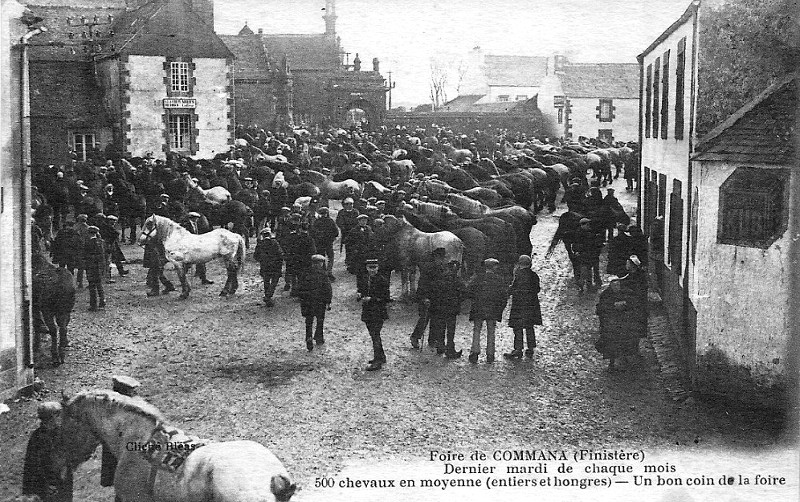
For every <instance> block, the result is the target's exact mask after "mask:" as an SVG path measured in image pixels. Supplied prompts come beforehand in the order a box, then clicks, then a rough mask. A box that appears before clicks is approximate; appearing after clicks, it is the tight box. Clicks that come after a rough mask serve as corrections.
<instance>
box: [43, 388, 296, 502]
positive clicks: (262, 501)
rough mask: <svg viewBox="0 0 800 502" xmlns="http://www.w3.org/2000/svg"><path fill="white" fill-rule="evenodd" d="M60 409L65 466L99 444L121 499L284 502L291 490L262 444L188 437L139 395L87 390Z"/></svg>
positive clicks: (137, 501) (284, 474)
mask: <svg viewBox="0 0 800 502" xmlns="http://www.w3.org/2000/svg"><path fill="white" fill-rule="evenodd" d="M62 406H63V409H64V415H65V420H64V427H65V431H68V434H65V438H64V440H63V443H60V444H59V446H60V449H61V450H62V451H61V453H62V454H63V455H64V456H65V458H66V460H67V462H68V464H69V466H70V467H71V468H74V467H77V466H78V465H79V464H80V463H82V462H84V461H86V460H87V459H88V458H89V457H90V456H91V454H92V452H93V451H94V449H95V448H97V445H98V444H99V443H101V442H102V443H103V445H104V446H105V447H106V448H108V449H109V451H110V452H111V453H112V454H113V455H114V456H115V457H116V459H117V466H116V471H115V472H114V490H115V492H116V495H117V496H118V497H120V498H121V499H122V500H123V501H125V502H191V501H199V500H214V501H219V502H256V501H258V502H288V500H289V499H290V498H291V497H292V495H294V492H295V490H296V489H297V486H296V485H295V484H294V483H293V482H292V481H291V478H290V476H289V473H288V472H287V470H286V467H284V465H283V463H282V462H281V461H280V460H279V459H278V457H276V456H275V455H274V454H273V453H272V452H271V451H269V450H268V449H267V448H266V447H264V446H263V445H261V444H260V443H256V442H255V441H224V442H213V441H206V440H200V439H199V438H197V437H193V436H188V435H186V434H185V433H184V432H183V431H181V430H178V429H176V428H174V427H170V426H168V425H166V424H165V419H164V416H163V414H162V413H161V412H160V411H159V410H158V409H156V408H155V407H154V406H153V405H151V404H149V403H147V402H146V401H144V400H143V399H141V398H138V397H127V396H123V395H122V394H119V393H117V392H113V391H110V390H90V391H84V392H80V393H78V394H76V395H75V396H74V397H72V398H71V399H69V400H67V399H66V396H65V400H64V402H62Z"/></svg>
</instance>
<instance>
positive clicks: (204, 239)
mask: <svg viewBox="0 0 800 502" xmlns="http://www.w3.org/2000/svg"><path fill="white" fill-rule="evenodd" d="M148 239H158V240H160V241H161V242H162V243H163V244H164V250H165V251H166V257H167V261H169V262H170V263H172V264H173V265H174V266H175V270H176V271H177V272H178V278H180V280H181V295H180V299H181V300H185V299H186V298H188V297H189V291H190V289H191V288H190V287H189V281H187V280H186V271H187V269H188V268H189V265H193V264H197V263H207V262H209V261H211V260H213V259H215V258H222V259H223V260H224V262H225V268H226V269H227V272H228V279H227V280H226V281H225V286H224V287H223V288H222V291H221V292H220V296H227V295H229V294H233V293H235V292H236V290H237V289H238V287H239V278H238V275H237V273H238V272H241V271H242V270H244V257H245V256H244V255H245V245H244V237H242V236H241V235H238V234H235V233H233V232H231V231H229V230H226V229H224V228H217V229H215V230H212V231H211V232H208V233H205V234H199V235H196V234H193V233H191V232H189V231H188V230H186V229H185V228H183V227H182V226H180V225H179V224H178V223H175V222H174V221H172V220H170V219H169V218H165V217H163V216H158V215H157V214H153V215H152V216H150V217H149V218H147V219H146V220H145V221H144V223H143V224H142V233H141V235H139V240H138V244H139V245H140V246H143V245H144V244H145V242H147V240H148Z"/></svg>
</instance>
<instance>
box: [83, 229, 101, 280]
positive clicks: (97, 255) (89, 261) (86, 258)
mask: <svg viewBox="0 0 800 502" xmlns="http://www.w3.org/2000/svg"><path fill="white" fill-rule="evenodd" d="M105 260H106V245H105V242H103V239H101V238H100V237H96V238H89V239H86V242H85V243H84V246H83V266H84V268H85V269H86V272H87V274H90V275H92V274H93V273H100V274H102V272H101V271H102V269H103V267H104V266H105Z"/></svg>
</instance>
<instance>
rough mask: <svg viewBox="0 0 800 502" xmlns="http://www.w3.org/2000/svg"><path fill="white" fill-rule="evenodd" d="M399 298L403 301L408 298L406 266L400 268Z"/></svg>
mask: <svg viewBox="0 0 800 502" xmlns="http://www.w3.org/2000/svg"><path fill="white" fill-rule="evenodd" d="M400 298H401V300H403V301H404V302H407V301H408V300H409V297H408V270H407V269H406V267H401V268H400Z"/></svg>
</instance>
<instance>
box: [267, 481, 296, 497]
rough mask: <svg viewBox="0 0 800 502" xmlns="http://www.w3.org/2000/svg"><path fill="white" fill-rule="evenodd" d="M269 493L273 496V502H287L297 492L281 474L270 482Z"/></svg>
mask: <svg viewBox="0 0 800 502" xmlns="http://www.w3.org/2000/svg"><path fill="white" fill-rule="evenodd" d="M269 489H270V491H271V492H272V494H273V495H275V500H277V501H278V502H288V501H289V499H290V498H292V495H294V492H295V491H296V490H297V485H296V484H294V483H292V482H291V481H290V480H289V478H287V477H286V476H284V475H283V474H276V475H274V476H272V479H271V480H270V486H269Z"/></svg>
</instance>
